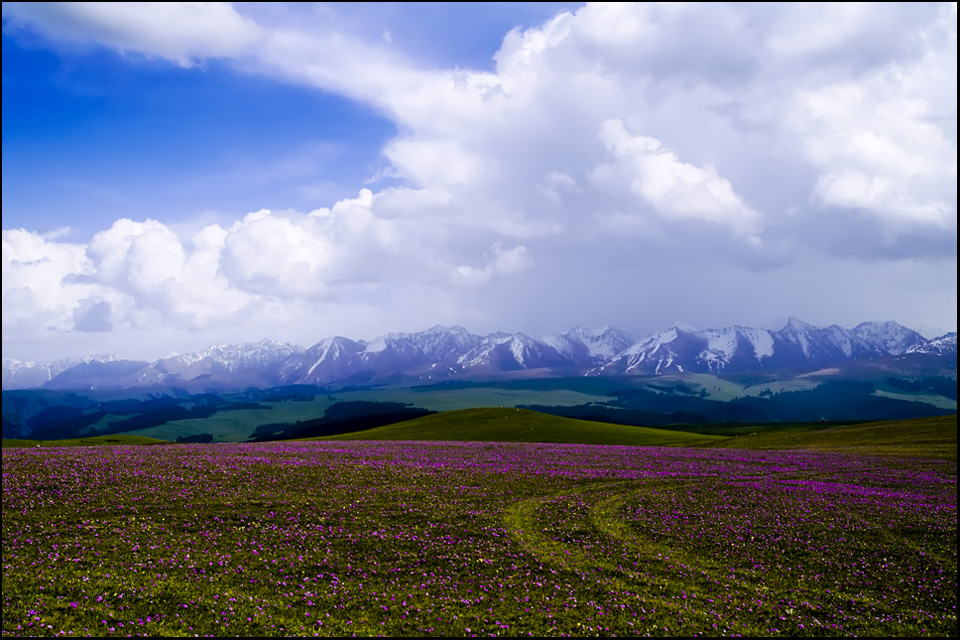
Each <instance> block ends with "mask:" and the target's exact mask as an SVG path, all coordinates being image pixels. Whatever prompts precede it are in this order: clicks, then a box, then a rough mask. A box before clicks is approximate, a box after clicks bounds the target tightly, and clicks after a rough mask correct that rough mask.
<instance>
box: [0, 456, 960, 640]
mask: <svg viewBox="0 0 960 640" xmlns="http://www.w3.org/2000/svg"><path fill="white" fill-rule="evenodd" d="M956 497H957V493H956V463H955V462H942V461H939V462H938V461H924V460H911V459H894V458H879V457H868V456H852V455H839V454H827V453H806V452H769V451H766V452H764V451H735V450H720V449H712V450H705V449H680V448H653V447H651V448H640V447H617V446H591V445H535V444H490V443H450V442H442V443H429V442H422V443H409V442H389V443H387V442H349V443H345V442H297V443H270V444H219V445H170V446H153V447H133V446H131V447H89V448H46V449H7V450H4V451H3V635H16V636H22V635H51V636H86V635H98V636H104V635H116V636H129V635H183V636H195V635H197V636H206V635H324V636H325V635H417V636H421V635H455V636H504V635H507V636H513V635H521V636H531V635H535V636H536V635H575V636H581V635H617V636H624V635H627V636H638V635H639V636H646V635H657V636H660V635H664V636H666V635H682V636H691V635H711V636H713V635H754V634H760V635H791V636H798V635H814V636H821V635H911V636H912V635H948V636H950V635H953V636H955V635H956V632H957V623H956V620H957V619H956V605H957V500H956Z"/></svg>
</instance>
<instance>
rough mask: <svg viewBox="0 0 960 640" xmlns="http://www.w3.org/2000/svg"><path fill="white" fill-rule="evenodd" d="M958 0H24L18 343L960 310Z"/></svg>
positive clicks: (13, 326)
mask: <svg viewBox="0 0 960 640" xmlns="http://www.w3.org/2000/svg"><path fill="white" fill-rule="evenodd" d="M956 51H957V48H956V5H955V4H882V5H876V6H869V5H845V4H831V5H813V6H808V5H805V4H804V5H780V4H776V5H719V4H717V5H714V4H711V5H688V6H687V5H685V6H680V5H667V6H662V5H649V4H643V5H623V4H617V5H590V6H587V7H584V6H581V5H578V4H571V3H557V4H550V3H534V4H524V3H485V4H484V3H477V4H462V3H459V4H455V5H454V4H449V5H448V4H438V3H425V4H401V3H397V4H376V3H371V4H356V3H351V4H318V5H300V4H297V5H282V4H270V5H259V4H251V5H230V4H218V3H212V4H206V3H200V4H193V5H145V6H130V5H124V4H122V3H121V4H112V5H97V4H95V3H94V4H59V3H49V4H40V5H37V4H20V3H4V6H3V58H2V59H3V234H4V236H3V346H4V356H5V357H11V356H12V357H18V358H28V359H52V358H55V357H62V356H79V355H84V354H90V353H103V352H109V353H115V354H118V355H123V356H131V357H144V358H156V357H160V356H163V355H167V354H168V353H170V352H173V351H180V352H183V351H188V350H191V349H197V348H202V347H204V346H206V345H208V344H212V343H219V342H238V341H247V340H258V339H260V338H262V337H273V338H278V339H285V340H290V341H294V342H298V343H300V344H304V345H309V344H312V343H314V342H316V341H317V340H319V339H320V338H322V337H324V336H326V335H332V334H342V335H347V336H350V337H354V338H371V337H373V336H375V335H377V334H380V333H383V332H387V331H398V330H399V331H413V330H419V329H423V328H426V327H428V326H431V325H433V324H436V323H442V324H454V323H457V324H462V325H464V326H466V327H467V328H469V329H471V330H473V331H477V332H484V331H492V330H497V329H503V330H525V331H529V332H533V333H547V332H555V331H563V330H565V329H567V328H569V327H570V326H573V325H575V324H581V325H586V326H600V325H606V324H610V325H614V326H618V327H620V328H622V329H624V330H627V331H629V332H633V333H636V334H644V333H646V332H650V331H653V330H656V329H659V328H661V327H663V326H665V325H667V324H670V323H672V322H674V321H677V320H683V321H686V322H689V323H692V324H695V325H698V326H701V327H711V326H720V325H725V324H732V323H739V324H745V325H755V326H761V325H766V324H770V323H775V322H776V321H778V320H779V319H782V318H785V317H787V316H797V317H800V318H803V319H805V320H808V321H810V322H813V323H815V324H820V325H826V324H831V323H839V324H841V325H844V326H852V325H854V324H856V323H857V322H860V321H862V320H867V319H877V320H880V319H892V320H896V321H899V322H902V323H904V324H907V325H908V326H911V327H914V328H918V329H922V330H926V331H927V332H928V333H930V332H936V331H937V330H955V329H956V308H957V304H956V303H957V300H956V95H957V92H956Z"/></svg>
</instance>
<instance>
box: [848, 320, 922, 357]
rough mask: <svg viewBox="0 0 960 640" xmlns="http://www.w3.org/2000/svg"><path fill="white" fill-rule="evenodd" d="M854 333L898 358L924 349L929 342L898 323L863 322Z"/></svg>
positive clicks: (854, 329)
mask: <svg viewBox="0 0 960 640" xmlns="http://www.w3.org/2000/svg"><path fill="white" fill-rule="evenodd" d="M852 333H853V334H854V335H855V336H857V337H858V338H861V339H862V340H865V341H866V342H868V343H870V344H872V345H874V346H877V347H880V348H882V349H883V350H884V351H886V352H887V353H889V354H890V355H894V356H898V355H900V354H901V353H904V352H907V351H909V350H910V349H914V348H923V347H924V346H925V345H926V344H927V343H928V342H929V341H928V340H927V339H926V338H924V337H923V336H922V335H920V334H919V333H917V332H916V331H914V330H913V329H908V328H906V327H905V326H903V325H902V324H897V323H896V322H890V321H887V322H861V323H860V324H858V325H857V326H855V327H854V328H853V331H852Z"/></svg>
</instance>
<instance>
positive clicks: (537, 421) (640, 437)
mask: <svg viewBox="0 0 960 640" xmlns="http://www.w3.org/2000/svg"><path fill="white" fill-rule="evenodd" d="M322 439H324V440H471V441H474V442H549V443H561V444H619V445H634V446H664V445H666V446H704V445H708V444H712V443H714V442H716V441H720V440H726V438H724V437H722V436H708V435H701V434H697V433H684V432H682V431H667V430H665V429H650V428H647V427H629V426H623V425H615V424H607V423H603V422H586V421H583V420H572V419H570V418H560V417H557V416H551V415H546V414H543V413H537V412H535V411H527V410H525V409H514V408H503V407H498V408H494V409H462V410H459V411H447V412H445V413H440V414H436V415H432V416H426V417H423V418H417V419H416V420H408V421H406V422H399V423H397V424H392V425H388V426H386V427H378V428H376V429H368V430H367V431H359V432H355V433H348V434H343V435H339V436H328V437H326V438H322Z"/></svg>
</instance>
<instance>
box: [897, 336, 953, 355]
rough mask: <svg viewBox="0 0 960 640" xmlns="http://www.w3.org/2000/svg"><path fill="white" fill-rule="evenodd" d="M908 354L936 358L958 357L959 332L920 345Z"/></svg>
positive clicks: (915, 346) (910, 349) (908, 351)
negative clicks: (922, 354) (919, 354)
mask: <svg viewBox="0 0 960 640" xmlns="http://www.w3.org/2000/svg"><path fill="white" fill-rule="evenodd" d="M906 353H925V354H929V355H935V356H951V355H952V356H956V355H957V332H956V331H951V332H950V333H945V334H943V335H942V336H939V337H937V338H934V339H933V340H929V341H927V342H926V343H925V344H918V345H914V346H912V347H909V348H908V349H907V350H906Z"/></svg>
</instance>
